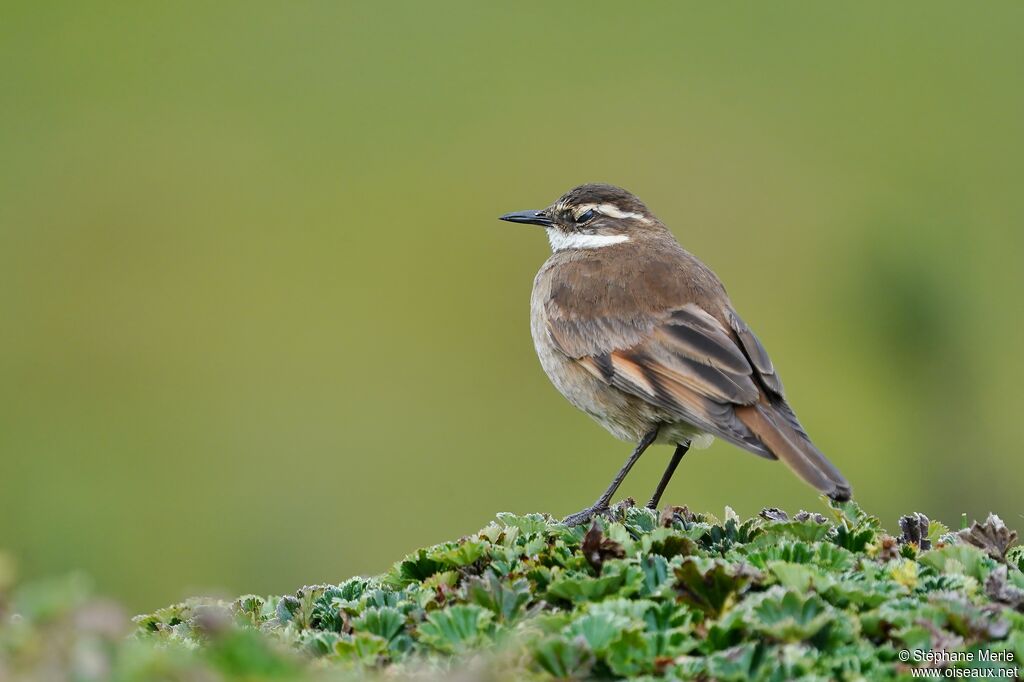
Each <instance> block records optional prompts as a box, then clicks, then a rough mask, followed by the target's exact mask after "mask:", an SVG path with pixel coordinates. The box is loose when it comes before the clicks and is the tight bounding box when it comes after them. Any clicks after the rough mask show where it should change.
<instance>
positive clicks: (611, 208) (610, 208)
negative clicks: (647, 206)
mask: <svg viewBox="0 0 1024 682" xmlns="http://www.w3.org/2000/svg"><path fill="white" fill-rule="evenodd" d="M594 208H596V209H597V210H598V211H600V212H601V213H604V214H605V215H606V216H609V217H611V218H634V219H636V220H642V221H644V222H645V223H646V222H648V220H647V216H645V215H643V214H642V213H631V212H629V211H623V210H622V209H620V208H619V207H618V206H616V205H615V204H598V205H597V206H595V207H594Z"/></svg>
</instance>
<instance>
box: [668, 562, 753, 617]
mask: <svg viewBox="0 0 1024 682" xmlns="http://www.w3.org/2000/svg"><path fill="white" fill-rule="evenodd" d="M755 576H756V572H754V571H752V570H751V569H749V568H746V567H744V566H733V567H731V566H729V565H727V564H726V563H725V562H723V561H720V560H717V561H713V562H711V563H710V565H705V566H704V567H703V568H702V567H701V566H700V565H699V564H698V562H697V561H696V560H695V559H693V558H687V559H684V560H683V563H682V565H680V566H679V567H678V568H676V569H675V577H676V582H675V587H676V591H677V592H678V593H679V598H680V599H681V600H682V601H683V602H684V603H686V604H689V605H690V606H692V607H693V608H696V609H700V610H701V611H703V612H704V613H706V614H708V615H709V616H711V617H714V618H717V617H718V616H720V615H721V614H722V612H723V611H725V610H727V609H728V608H729V606H730V605H731V604H732V603H733V601H734V600H735V599H736V597H737V595H739V594H740V593H741V592H743V591H744V590H746V589H747V587H748V586H749V585H750V583H751V582H752V581H753V579H754V577H755Z"/></svg>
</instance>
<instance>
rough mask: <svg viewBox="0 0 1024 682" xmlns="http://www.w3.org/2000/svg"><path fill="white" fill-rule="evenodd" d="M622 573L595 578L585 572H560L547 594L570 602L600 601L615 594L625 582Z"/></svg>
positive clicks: (549, 586)
mask: <svg viewBox="0 0 1024 682" xmlns="http://www.w3.org/2000/svg"><path fill="white" fill-rule="evenodd" d="M625 582H626V578H625V576H624V575H623V574H621V573H617V574H615V573H613V574H611V575H606V576H602V577H599V578H593V577H591V576H589V575H585V574H575V575H571V574H568V573H559V574H558V575H557V577H555V578H554V579H553V580H552V581H551V584H550V585H548V589H547V595H548V597H549V598H551V599H555V600H558V599H564V600H565V601H570V602H576V603H579V602H588V601H598V600H601V599H604V598H605V597H608V596H610V595H613V594H615V593H617V592H618V591H619V589H620V588H622V586H623V585H624V584H625Z"/></svg>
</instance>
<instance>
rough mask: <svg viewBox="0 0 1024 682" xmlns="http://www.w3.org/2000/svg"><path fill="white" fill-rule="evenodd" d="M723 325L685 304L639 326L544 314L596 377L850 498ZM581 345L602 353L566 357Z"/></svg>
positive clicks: (743, 331)
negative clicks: (597, 344) (597, 342)
mask: <svg viewBox="0 0 1024 682" xmlns="http://www.w3.org/2000/svg"><path fill="white" fill-rule="evenodd" d="M722 317H724V318H725V319H724V320H720V319H719V318H717V317H715V316H714V315H712V314H710V313H709V312H708V311H706V310H704V309H703V308H702V307H700V306H699V305H698V304H697V303H692V302H691V303H686V304H684V305H681V306H679V307H675V308H673V309H670V310H668V311H666V312H664V313H660V314H657V315H653V316H647V317H645V318H633V319H622V318H615V317H602V318H599V319H595V318H591V319H586V320H583V319H579V318H574V317H571V316H566V315H564V314H558V311H549V314H548V315H547V319H548V331H549V333H550V335H551V339H552V340H553V341H554V343H555V345H556V347H558V348H560V349H562V351H563V352H564V353H565V354H566V355H567V356H569V357H571V358H572V359H574V360H575V361H576V362H578V363H579V364H580V365H582V366H583V367H584V368H586V369H587V370H588V371H589V372H590V373H591V374H593V375H594V376H595V377H597V378H599V379H601V380H602V381H604V382H606V383H608V384H610V385H611V386H614V387H616V388H618V389H620V390H622V391H625V392H626V393H629V394H631V395H634V396H637V397H639V398H642V399H643V400H645V401H647V402H649V403H651V404H652V405H656V406H658V407H660V408H662V409H664V410H665V411H667V412H668V413H669V414H671V415H673V416H675V417H677V418H678V419H680V420H682V421H685V422H687V423H690V424H693V425H694V426H696V427H698V428H700V429H702V430H703V431H706V432H707V433H711V434H714V435H715V436H718V437H719V438H722V439H724V440H727V441H729V442H731V443H734V444H736V445H738V446H740V447H742V448H744V449H746V450H749V451H750V452H753V453H755V454H758V455H761V456H764V457H768V458H771V459H776V458H779V459H782V460H783V461H785V462H786V463H787V464H788V465H789V466H790V467H791V468H792V469H793V470H794V471H795V472H796V473H797V474H798V475H799V476H800V477H801V478H803V479H804V480H805V481H807V482H808V483H810V484H811V485H813V486H815V487H816V488H818V489H819V490H821V491H822V492H825V493H826V494H829V495H831V496H833V497H836V498H837V499H848V498H849V494H850V488H849V484H847V483H846V480H845V479H844V478H843V477H842V475H841V474H840V473H839V471H837V470H836V469H835V467H834V466H832V464H831V463H829V462H828V460H827V459H825V457H824V455H822V454H821V452H820V451H818V450H817V448H815V446H814V445H813V444H812V443H811V441H810V439H809V438H808V437H807V434H806V433H805V432H804V430H803V427H801V426H800V423H799V422H798V421H797V418H796V415H795V414H794V413H793V411H792V409H790V407H789V405H788V404H787V403H786V400H785V396H784V394H783V388H782V382H781V381H780V380H779V377H778V375H777V374H776V372H775V368H774V366H773V365H772V362H771V359H770V358H769V357H768V353H767V352H766V351H765V349H764V346H762V345H761V342H760V341H759V340H758V339H757V337H756V336H755V335H754V333H753V332H752V331H751V330H750V328H749V327H747V325H746V324H745V323H744V322H743V320H742V319H740V317H739V316H738V315H737V314H736V313H735V312H734V311H733V310H731V309H727V310H726V311H725V312H724V313H723V315H722ZM595 332H597V333H595ZM584 338H586V339H589V345H591V346H593V345H594V339H602V344H603V345H602V347H600V348H594V347H591V348H589V349H588V350H587V352H584V353H579V352H576V353H574V352H572V349H573V348H574V347H576V348H579V347H580V346H581V339H584Z"/></svg>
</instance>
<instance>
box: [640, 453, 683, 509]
mask: <svg viewBox="0 0 1024 682" xmlns="http://www.w3.org/2000/svg"><path fill="white" fill-rule="evenodd" d="M689 449H690V441H686V444H685V445H683V444H682V443H679V444H678V445H676V451H675V452H673V453H672V459H671V460H670V461H669V463H668V466H667V467H666V468H665V473H663V474H662V475H661V480H660V481H658V487H657V488H655V489H654V494H653V495H651V499H650V500H648V501H647V508H648V509H657V508H658V503H659V502H661V495H662V493H664V492H665V488H667V487H668V482H669V480H671V479H672V474H674V473H675V472H676V467H677V466H679V462H680V460H682V459H683V455H685V454H686V452H687V451H688V450H689Z"/></svg>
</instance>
